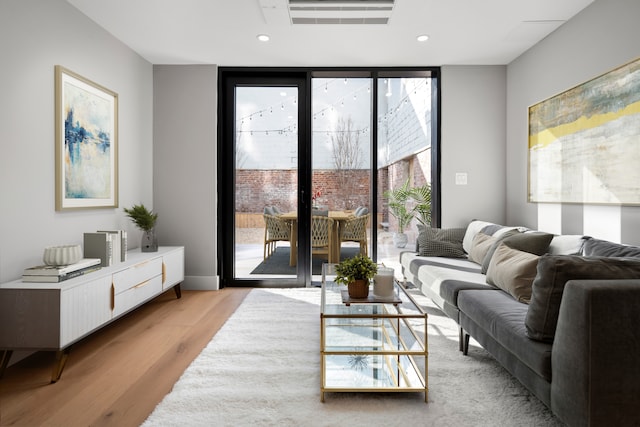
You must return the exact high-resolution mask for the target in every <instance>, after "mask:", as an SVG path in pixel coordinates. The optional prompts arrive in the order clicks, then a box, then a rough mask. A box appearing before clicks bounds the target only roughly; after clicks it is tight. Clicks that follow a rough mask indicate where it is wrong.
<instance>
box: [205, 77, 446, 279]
mask: <svg viewBox="0 0 640 427" xmlns="http://www.w3.org/2000/svg"><path fill="white" fill-rule="evenodd" d="M325 73H330V74H335V73H342V74H343V76H344V77H350V76H355V77H363V76H364V75H367V76H368V77H370V78H371V79H372V80H373V81H374V82H375V81H377V79H378V78H381V77H412V76H418V75H421V76H424V75H425V73H428V74H429V77H430V78H431V79H432V92H431V96H432V102H431V105H432V106H433V108H432V111H431V114H432V117H431V123H432V124H435V126H432V128H431V203H432V206H431V215H432V220H431V224H432V226H433V227H440V224H441V180H440V164H441V161H440V152H441V148H440V147H441V132H440V128H441V114H440V109H441V88H440V83H441V71H440V67H366V68H363V67H313V68H304V67H290V68H279V67H276V68H274V67H220V68H218V111H217V116H218V140H217V156H218V158H217V166H218V173H217V176H218V186H217V194H218V200H219V203H218V220H217V223H218V226H217V230H218V239H217V240H218V241H217V246H218V272H219V275H220V288H223V287H226V286H249V287H292V286H310V285H311V247H310V245H311V237H310V236H309V235H308V233H298V245H297V246H298V264H297V265H298V268H297V277H296V278H295V279H288V278H287V279H284V278H276V279H264V278H261V279H242V280H237V279H235V277H234V256H233V254H234V252H235V241H234V238H235V232H230V231H229V230H232V231H233V230H235V209H234V208H235V202H234V195H233V192H232V191H229V189H230V188H235V183H234V175H235V173H234V171H235V150H233V148H234V146H235V144H233V141H234V138H235V131H234V130H235V121H234V114H226V112H227V111H228V109H227V108H228V106H229V105H232V106H233V105H234V104H233V98H234V97H233V93H230V92H231V89H232V88H233V87H234V85H233V84H230V83H233V82H244V83H246V84H250V83H253V84H256V85H258V82H260V81H268V82H270V84H269V85H270V86H277V85H278V82H280V83H281V85H285V84H283V83H285V82H288V83H291V81H298V82H300V83H299V84H300V86H298V87H299V104H298V105H299V106H298V165H297V166H298V208H297V210H298V227H299V229H301V230H308V229H309V227H310V221H311V193H312V161H311V160H312V159H311V130H312V129H311V113H312V109H311V107H312V105H311V104H312V100H311V81H312V76H313V77H320V76H322V75H325ZM374 86H376V85H374ZM375 93H376V92H375V88H374V94H375ZM229 102H231V104H229ZM372 107H373V111H372V140H371V144H372V150H371V153H372V154H371V155H372V158H371V183H372V188H371V189H370V190H371V192H370V194H371V195H372V197H377V151H376V148H375V147H377V123H376V122H377V120H376V119H375V118H376V117H377V101H376V98H375V97H374V100H373V106H372ZM230 142H231V143H230ZM229 150H232V152H231V153H230V152H229ZM229 159H233V161H229ZM372 202H373V200H372ZM371 207H372V217H374V218H375V215H376V214H377V208H376V203H371ZM225 219H227V220H228V219H231V221H232V224H231V225H232V227H231V226H230V224H228V222H225ZM371 239H372V242H374V244H372V247H371V249H372V252H371V257H372V259H374V260H376V258H377V248H376V245H375V242H376V230H375V228H373V229H372V235H371ZM229 254H231V255H229Z"/></svg>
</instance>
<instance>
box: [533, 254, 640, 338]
mask: <svg viewBox="0 0 640 427" xmlns="http://www.w3.org/2000/svg"><path fill="white" fill-rule="evenodd" d="M638 278H640V260H639V259H633V258H611V257H581V256H573V255H543V256H542V257H540V259H539V260H538V269H537V273H536V277H535V279H534V280H533V286H532V288H531V301H530V302H529V310H528V312H527V318H526V321H525V325H526V327H527V335H528V336H529V337H530V338H532V339H534V340H539V341H544V342H553V338H554V336H555V331H556V325H557V324H558V314H559V312H560V303H561V301H562V293H563V291H564V286H565V284H566V283H567V281H569V280H573V279H583V280H593V279H596V280H597V279H603V280H607V279H638ZM611 309H612V310H615V307H612V308H611Z"/></svg>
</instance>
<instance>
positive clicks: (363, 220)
mask: <svg viewBox="0 0 640 427" xmlns="http://www.w3.org/2000/svg"><path fill="white" fill-rule="evenodd" d="M369 217H371V214H365V215H362V216H356V217H355V218H353V219H350V220H348V221H345V222H344V224H343V226H342V227H340V247H342V243H343V242H356V243H359V244H360V253H361V254H363V255H365V256H368V255H369V250H368V246H369V245H367V224H368V223H369Z"/></svg>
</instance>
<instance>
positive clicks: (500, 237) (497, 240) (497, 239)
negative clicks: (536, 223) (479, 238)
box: [480, 228, 520, 274]
mask: <svg viewBox="0 0 640 427" xmlns="http://www.w3.org/2000/svg"><path fill="white" fill-rule="evenodd" d="M519 233H520V231H518V230H517V229H515V228H509V229H506V230H504V232H502V233H499V234H497V235H494V236H493V237H492V239H493V243H492V244H491V246H490V247H489V250H488V251H487V252H486V254H485V256H484V258H483V259H482V262H481V264H480V265H481V268H480V272H481V273H482V274H487V270H489V263H490V262H491V258H492V257H493V254H494V253H495V251H496V249H497V248H498V246H500V244H501V243H502V242H503V241H504V240H505V239H506V238H508V237H510V236H513V235H514V234H519Z"/></svg>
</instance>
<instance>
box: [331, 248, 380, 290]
mask: <svg viewBox="0 0 640 427" xmlns="http://www.w3.org/2000/svg"><path fill="white" fill-rule="evenodd" d="M377 271H378V265H377V264H376V263H375V262H373V261H372V260H371V258H369V257H367V256H364V255H362V254H358V255H356V256H354V257H353V258H347V259H345V260H343V261H341V262H340V264H338V265H336V278H335V282H336V283H342V284H343V285H348V284H349V283H350V282H353V281H354V280H359V279H364V280H371V279H373V276H375V274H376V272H377Z"/></svg>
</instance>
